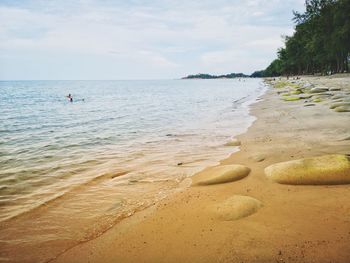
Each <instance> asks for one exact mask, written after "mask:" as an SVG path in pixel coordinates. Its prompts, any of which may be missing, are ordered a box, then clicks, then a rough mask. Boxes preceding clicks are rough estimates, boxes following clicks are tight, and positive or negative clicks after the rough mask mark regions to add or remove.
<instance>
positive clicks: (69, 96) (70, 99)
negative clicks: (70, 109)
mask: <svg viewBox="0 0 350 263" xmlns="http://www.w3.org/2000/svg"><path fill="white" fill-rule="evenodd" d="M67 98H68V99H69V101H70V102H73V97H72V94H70V93H69V94H68V96H67Z"/></svg>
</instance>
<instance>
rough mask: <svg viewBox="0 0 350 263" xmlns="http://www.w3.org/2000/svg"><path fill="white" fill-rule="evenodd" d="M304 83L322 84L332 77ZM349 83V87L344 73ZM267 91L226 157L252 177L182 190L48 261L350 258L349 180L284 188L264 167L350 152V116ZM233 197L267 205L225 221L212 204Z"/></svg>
mask: <svg viewBox="0 0 350 263" xmlns="http://www.w3.org/2000/svg"><path fill="white" fill-rule="evenodd" d="M339 79H341V80H343V79H342V78H341V77H340V78H338V80H339ZM302 80H303V81H305V80H306V81H310V82H315V83H318V84H317V85H320V84H322V81H328V80H329V81H332V78H327V79H325V78H309V77H305V78H304V77H303V78H302ZM319 82H321V83H319ZM344 83H345V84H344V85H345V88H346V89H347V91H346V92H348V87H349V86H348V85H349V83H350V81H349V78H347V77H346V76H345V78H344ZM333 84H334V85H337V86H339V85H340V84H337V83H332V85H333ZM327 85H329V84H327ZM262 98H263V100H261V101H259V102H257V103H255V104H254V105H252V106H251V112H252V113H253V115H255V116H256V117H257V119H256V120H255V121H254V122H253V124H252V126H250V127H249V129H248V131H247V132H246V133H244V134H242V135H240V136H238V139H239V140H240V141H241V142H242V146H241V149H240V151H239V152H236V153H234V154H233V155H231V156H230V157H229V158H227V159H225V160H223V161H221V162H220V164H221V165H226V164H233V163H235V164H243V165H246V166H247V167H250V168H251V170H252V171H251V173H250V174H249V175H248V176H247V177H246V178H244V179H241V180H238V181H235V182H231V183H226V184H217V185H209V186H195V187H190V188H187V189H184V190H182V191H180V192H179V193H176V194H174V195H172V196H171V197H168V198H166V199H164V200H162V201H161V202H160V203H159V204H157V205H156V206H153V207H151V208H149V209H146V210H144V211H142V212H140V213H137V214H135V215H134V216H132V217H130V218H128V219H126V220H123V221H122V222H121V223H119V224H118V225H116V226H114V227H113V228H111V229H110V230H109V231H107V232H106V233H104V234H103V235H102V236H100V237H98V238H96V239H94V240H92V241H89V242H86V243H84V244H81V245H78V246H76V247H75V248H73V249H71V250H69V251H67V252H65V253H63V254H62V255H61V256H59V257H58V258H57V259H56V260H52V261H50V262H86V261H88V260H89V261H90V262H116V261H119V262H135V260H140V257H142V262H176V261H181V262H213V261H215V262H232V261H233V262H235V261H237V262H241V261H243V262H271V261H273V260H274V261H276V260H277V261H278V262H329V260H331V261H332V262H346V261H347V260H348V259H349V258H350V252H349V251H350V249H349V248H350V218H349V217H348V216H346V215H347V214H348V211H350V204H349V203H348V200H349V198H350V193H349V191H348V190H349V186H348V185H317V186H315V185H311V186H310V185H282V184H277V183H274V182H271V181H269V180H268V179H267V178H266V177H265V176H264V173H263V169H264V168H265V167H267V166H268V165H270V164H274V163H276V162H280V161H288V160H294V159H299V158H304V157H308V156H318V155H323V154H327V153H328V154H329V153H343V154H348V153H349V149H350V141H349V140H343V138H345V137H346V136H349V134H348V128H349V125H348V124H347V121H348V120H349V113H336V112H333V111H331V110H330V109H329V108H328V106H327V105H323V104H324V102H321V103H319V104H317V105H316V106H314V107H304V106H303V104H304V103H305V102H304V101H290V102H284V101H282V100H281V98H280V96H279V95H278V94H277V92H276V90H274V89H272V88H269V89H268V90H267V91H266V93H265V94H264V95H263V96H262ZM315 117H317V118H315ZM261 159H263V160H262V161H261ZM196 176H198V174H197V175H195V177H196ZM232 194H239V195H248V196H251V197H253V198H256V199H257V200H260V201H261V202H262V204H263V207H262V208H260V209H259V211H257V212H256V213H255V214H252V215H250V216H248V217H245V218H241V219H239V220H234V221H222V220H218V219H217V218H215V217H214V216H213V214H212V213H211V211H210V209H209V207H211V206H212V205H215V204H216V203H218V202H219V203H220V202H223V201H224V200H225V199H226V198H228V197H230V196H232ZM239 260H240V261H239Z"/></svg>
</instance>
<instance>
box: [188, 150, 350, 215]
mask: <svg viewBox="0 0 350 263" xmlns="http://www.w3.org/2000/svg"><path fill="white" fill-rule="evenodd" d="M249 173H250V168H248V167H246V166H244V165H240V164H232V165H219V166H214V167H209V168H206V169H205V170H203V171H202V172H200V173H199V174H197V176H196V177H195V178H194V179H193V182H192V186H209V185H216V184H223V183H230V182H235V181H238V180H241V179H243V178H245V177H246V176H248V175H249ZM265 175H266V177H267V178H268V179H270V180H271V181H272V182H276V183H280V184H290V185H333V184H349V183H350V160H349V158H348V156H346V155H341V154H331V155H323V156H317V157H312V158H304V159H299V160H292V161H287V162H281V163H276V164H273V165H270V166H268V167H266V168H265ZM261 207H263V204H262V202H261V201H259V200H257V199H255V198H253V197H251V196H243V195H233V196H231V197H229V198H227V199H226V200H224V201H222V202H220V203H216V204H214V205H211V206H210V207H209V209H208V210H209V211H211V213H212V214H213V215H214V217H216V218H217V219H219V220H225V221H230V220H238V219H240V218H243V217H247V216H250V215H252V214H254V213H255V212H257V211H258V210H259V209H260V208H261Z"/></svg>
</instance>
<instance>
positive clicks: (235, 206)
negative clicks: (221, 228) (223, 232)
mask: <svg viewBox="0 0 350 263" xmlns="http://www.w3.org/2000/svg"><path fill="white" fill-rule="evenodd" d="M262 206H263V205H262V203H261V202H260V201H259V200H257V199H255V198H253V197H250V196H244V195H234V196H231V197H230V198H228V199H226V200H225V201H223V202H222V203H219V204H216V205H214V206H213V207H211V210H212V211H213V213H214V215H215V216H216V218H218V219H220V220H225V221H231V220H237V219H240V218H243V217H247V216H250V215H251V214H254V213H255V212H257V211H258V209H259V208H261V207H262Z"/></svg>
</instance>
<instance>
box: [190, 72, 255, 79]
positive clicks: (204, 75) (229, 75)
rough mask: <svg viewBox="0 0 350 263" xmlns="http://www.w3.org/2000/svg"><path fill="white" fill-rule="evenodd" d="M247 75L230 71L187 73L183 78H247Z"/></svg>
mask: <svg viewBox="0 0 350 263" xmlns="http://www.w3.org/2000/svg"><path fill="white" fill-rule="evenodd" d="M247 77H249V76H248V75H245V74H243V73H230V74H226V75H218V76H217V75H210V74H202V73H200V74H196V75H188V76H187V77H184V78H183V79H220V78H228V79H232V78H247Z"/></svg>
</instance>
